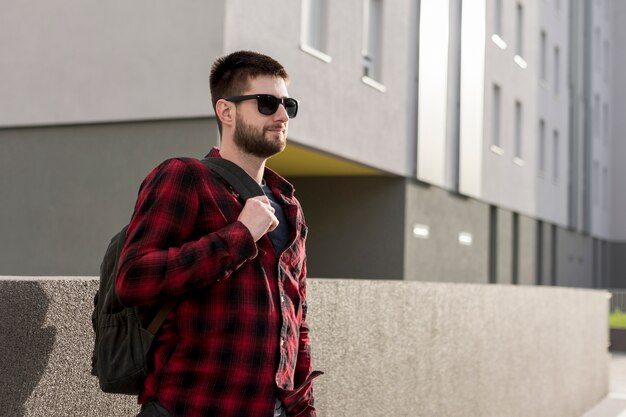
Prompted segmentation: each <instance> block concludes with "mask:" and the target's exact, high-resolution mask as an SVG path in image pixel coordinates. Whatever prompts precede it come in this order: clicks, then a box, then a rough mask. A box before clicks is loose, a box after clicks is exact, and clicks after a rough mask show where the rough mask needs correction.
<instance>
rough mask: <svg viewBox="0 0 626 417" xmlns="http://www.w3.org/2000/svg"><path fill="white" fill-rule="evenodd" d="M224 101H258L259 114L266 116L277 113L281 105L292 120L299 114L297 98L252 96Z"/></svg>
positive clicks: (234, 97)
mask: <svg viewBox="0 0 626 417" xmlns="http://www.w3.org/2000/svg"><path fill="white" fill-rule="evenodd" d="M224 100H226V101H231V102H233V103H239V102H240V101H244V100H256V104H257V108H258V109H259V113H261V114H264V115H266V116H270V115H272V114H274V113H276V110H278V106H279V105H280V104H282V105H283V107H285V110H286V111H287V116H289V118H290V119H293V118H294V117H296V114H298V100H296V99H295V98H278V97H274V96H272V95H270V94H250V95H247V96H233V97H226V98H225V99H224Z"/></svg>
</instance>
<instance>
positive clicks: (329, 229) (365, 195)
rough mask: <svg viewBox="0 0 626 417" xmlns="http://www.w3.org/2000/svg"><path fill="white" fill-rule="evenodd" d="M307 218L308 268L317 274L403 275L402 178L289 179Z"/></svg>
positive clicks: (352, 275) (387, 277) (313, 274)
mask: <svg viewBox="0 0 626 417" xmlns="http://www.w3.org/2000/svg"><path fill="white" fill-rule="evenodd" d="M289 180H290V181H292V182H293V184H294V186H295V187H296V190H297V196H298V199H299V200H300V202H301V203H302V207H304V215H305V217H306V221H307V226H308V227H309V234H308V236H307V255H308V260H307V267H308V271H309V275H310V276H315V277H321V278H333V277H341V278H355V277H358V278H367V279H402V278H403V271H402V268H403V244H404V241H403V239H404V231H403V228H404V180H403V179H399V178H386V177H385V178H381V177H354V178H350V177H343V178H342V177H318V178H302V177H298V178H290V179H289Z"/></svg>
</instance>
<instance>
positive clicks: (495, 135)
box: [491, 84, 500, 149]
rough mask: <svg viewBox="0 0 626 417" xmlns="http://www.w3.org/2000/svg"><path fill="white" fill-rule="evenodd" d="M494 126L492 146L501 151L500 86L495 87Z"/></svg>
mask: <svg viewBox="0 0 626 417" xmlns="http://www.w3.org/2000/svg"><path fill="white" fill-rule="evenodd" d="M492 120H493V125H492V132H491V144H492V145H493V146H495V147H497V148H498V149H500V86H498V85H497V84H494V85H493V117H492Z"/></svg>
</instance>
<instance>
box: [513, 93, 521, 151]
mask: <svg viewBox="0 0 626 417" xmlns="http://www.w3.org/2000/svg"><path fill="white" fill-rule="evenodd" d="M515 157H516V158H519V159H522V103H520V102H519V101H516V102H515Z"/></svg>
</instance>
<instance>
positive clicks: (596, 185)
mask: <svg viewBox="0 0 626 417" xmlns="http://www.w3.org/2000/svg"><path fill="white" fill-rule="evenodd" d="M599 194H600V164H599V163H598V161H593V190H592V195H593V203H594V204H595V205H598V202H599Z"/></svg>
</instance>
